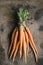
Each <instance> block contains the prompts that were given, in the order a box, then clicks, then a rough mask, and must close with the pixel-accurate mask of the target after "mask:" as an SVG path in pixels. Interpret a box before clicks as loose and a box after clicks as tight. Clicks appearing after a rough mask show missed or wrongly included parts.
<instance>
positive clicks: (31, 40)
mask: <svg viewBox="0 0 43 65" xmlns="http://www.w3.org/2000/svg"><path fill="white" fill-rule="evenodd" d="M26 32H27V34H28V39H29V40H30V45H31V47H32V49H33V52H34V53H35V56H36V60H37V53H38V52H37V49H36V46H35V44H34V41H33V38H32V35H31V33H30V30H29V29H28V28H27V27H26Z"/></svg>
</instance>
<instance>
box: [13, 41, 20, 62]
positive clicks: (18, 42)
mask: <svg viewBox="0 0 43 65" xmlns="http://www.w3.org/2000/svg"><path fill="white" fill-rule="evenodd" d="M18 47H19V42H18V43H17V45H16V49H15V52H14V56H13V62H14V59H15V57H16V54H17V51H18Z"/></svg>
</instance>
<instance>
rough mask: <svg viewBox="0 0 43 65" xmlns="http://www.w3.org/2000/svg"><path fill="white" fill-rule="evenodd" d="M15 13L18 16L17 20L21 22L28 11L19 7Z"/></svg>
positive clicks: (25, 18) (25, 17) (24, 19)
mask: <svg viewBox="0 0 43 65" xmlns="http://www.w3.org/2000/svg"><path fill="white" fill-rule="evenodd" d="M17 14H18V16H19V20H20V21H21V22H23V21H26V20H27V19H28V15H29V12H28V10H24V9H22V8H20V9H19V11H18V13H17Z"/></svg>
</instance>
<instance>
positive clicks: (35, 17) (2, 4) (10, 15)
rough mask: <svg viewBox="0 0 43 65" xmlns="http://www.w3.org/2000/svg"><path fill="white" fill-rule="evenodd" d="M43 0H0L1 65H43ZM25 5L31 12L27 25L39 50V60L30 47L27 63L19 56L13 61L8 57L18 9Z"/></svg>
mask: <svg viewBox="0 0 43 65" xmlns="http://www.w3.org/2000/svg"><path fill="white" fill-rule="evenodd" d="M42 3H43V0H12V1H11V0H9V1H8V0H6V1H5V0H0V65H43V4H42ZM20 7H23V8H24V9H28V10H29V12H30V15H29V17H30V19H29V20H28V21H27V22H26V25H27V26H28V28H29V29H30V31H31V34H32V36H33V39H34V41H35V44H36V47H37V50H38V59H39V60H38V62H37V63H36V62H35V59H34V55H33V53H32V50H31V49H30V51H29V54H28V57H27V63H25V62H24V60H23V59H20V58H19V54H17V57H16V58H15V61H14V62H12V60H10V59H9V58H8V48H9V44H10V41H11V35H12V32H13V30H14V28H15V26H16V25H15V24H16V22H17V20H18V19H17V14H16V12H17V10H18V8H20Z"/></svg>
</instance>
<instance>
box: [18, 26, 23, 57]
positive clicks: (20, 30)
mask: <svg viewBox="0 0 43 65" xmlns="http://www.w3.org/2000/svg"><path fill="white" fill-rule="evenodd" d="M19 32H20V58H21V56H22V36H23V26H22V25H20V27H19Z"/></svg>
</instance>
